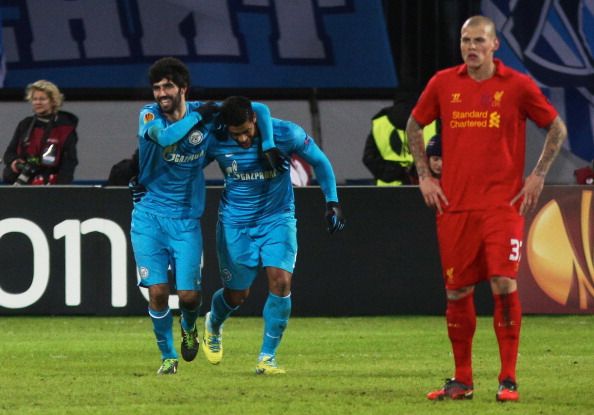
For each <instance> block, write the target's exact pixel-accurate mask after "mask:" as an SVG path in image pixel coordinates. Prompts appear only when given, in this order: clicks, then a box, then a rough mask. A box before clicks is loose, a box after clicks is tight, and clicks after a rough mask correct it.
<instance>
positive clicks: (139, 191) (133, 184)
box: [128, 176, 146, 203]
mask: <svg viewBox="0 0 594 415" xmlns="http://www.w3.org/2000/svg"><path fill="white" fill-rule="evenodd" d="M128 190H130V194H131V195H132V201H133V202H134V203H138V202H140V201H141V200H142V198H143V197H144V195H146V187H144V185H142V184H140V183H138V177H136V176H134V177H132V178H131V179H130V181H129V182H128Z"/></svg>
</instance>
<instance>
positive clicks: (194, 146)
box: [134, 101, 214, 218]
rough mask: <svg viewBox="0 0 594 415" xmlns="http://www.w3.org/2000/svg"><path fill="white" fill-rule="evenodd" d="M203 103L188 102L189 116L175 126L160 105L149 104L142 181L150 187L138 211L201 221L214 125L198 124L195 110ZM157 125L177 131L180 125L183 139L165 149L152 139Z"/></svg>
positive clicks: (142, 123)
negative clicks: (207, 157)
mask: <svg viewBox="0 0 594 415" xmlns="http://www.w3.org/2000/svg"><path fill="white" fill-rule="evenodd" d="M201 104H202V103H201V102H198V101H195V102H187V103H186V114H185V116H184V117H183V118H182V119H181V120H178V121H176V122H174V123H171V122H170V121H168V120H167V119H166V118H165V116H164V114H163V113H162V112H161V110H160V108H159V105H158V104H157V103H152V104H149V105H145V106H144V107H143V108H142V110H141V111H140V118H139V126H138V149H139V164H140V166H139V167H140V172H139V174H138V182H139V183H141V184H142V185H144V186H145V187H146V189H147V194H146V195H145V196H144V197H143V198H142V199H141V200H140V201H139V202H138V203H136V204H135V206H134V208H135V209H139V210H142V211H146V212H150V213H152V214H154V215H159V216H166V217H172V218H199V217H200V216H201V215H202V213H203V212H204V202H205V197H206V190H205V181H204V173H203V168H204V163H205V150H206V147H207V144H208V141H209V140H210V138H211V136H212V134H211V132H212V129H213V128H214V126H213V124H204V123H202V122H200V123H197V121H198V118H197V115H196V113H195V112H194V111H193V110H194V109H195V108H197V107H198V106H200V105H201ZM154 126H157V127H160V128H165V127H170V126H175V127H174V129H173V131H176V130H175V128H176V127H177V126H179V127H180V133H179V137H175V140H176V141H175V142H173V143H172V144H170V145H167V146H161V145H159V144H158V143H156V142H155V141H153V140H152V139H151V138H150V137H149V134H148V130H149V128H151V127H154Z"/></svg>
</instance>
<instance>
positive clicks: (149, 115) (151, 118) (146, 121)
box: [144, 112, 155, 124]
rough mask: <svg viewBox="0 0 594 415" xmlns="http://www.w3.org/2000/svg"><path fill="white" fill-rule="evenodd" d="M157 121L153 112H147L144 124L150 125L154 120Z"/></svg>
mask: <svg viewBox="0 0 594 415" xmlns="http://www.w3.org/2000/svg"><path fill="white" fill-rule="evenodd" d="M154 119H155V114H153V113H152V112H147V113H146V114H144V123H145V124H146V123H148V122H150V121H152V120H154Z"/></svg>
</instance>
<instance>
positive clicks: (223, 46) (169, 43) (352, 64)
mask: <svg viewBox="0 0 594 415" xmlns="http://www.w3.org/2000/svg"><path fill="white" fill-rule="evenodd" d="M0 16H1V19H2V28H3V36H2V38H1V39H3V43H4V45H3V50H4V55H5V57H6V64H7V65H6V67H7V71H6V76H5V79H4V86H5V87H11V88H21V87H24V86H25V85H27V84H28V83H29V82H32V81H34V80H37V79H41V78H44V79H49V80H52V81H54V82H56V83H57V84H58V85H60V87H62V88H137V87H145V86H146V70H147V67H148V65H150V63H151V62H153V61H154V60H156V59H157V58H159V57H162V56H176V57H179V58H180V59H182V60H183V61H184V62H186V63H187V64H188V66H189V67H190V69H191V72H192V84H193V85H195V86H200V87H206V88H233V87H241V88H304V87H305V88H394V87H396V86H397V84H398V82H397V78H396V74H395V70H394V63H393V59H392V56H391V51H390V46H389V41H388V37H387V33H386V26H385V22H384V16H383V10H382V3H381V0H291V1H281V0H227V1H223V0H201V1H184V0H102V1H93V0H0ZM1 50H2V49H0V51H1Z"/></svg>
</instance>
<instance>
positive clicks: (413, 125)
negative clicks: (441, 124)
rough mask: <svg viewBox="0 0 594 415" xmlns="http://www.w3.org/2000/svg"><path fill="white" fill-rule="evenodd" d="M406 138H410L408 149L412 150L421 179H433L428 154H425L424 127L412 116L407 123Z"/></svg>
mask: <svg viewBox="0 0 594 415" xmlns="http://www.w3.org/2000/svg"><path fill="white" fill-rule="evenodd" d="M406 136H407V138H408V147H409V148H410V153H411V154H412V156H413V158H414V160H415V165H416V167H417V174H418V175H419V178H426V177H431V171H430V170H429V163H428V161H427V154H426V153H425V142H424V140H423V127H421V126H420V125H419V123H418V122H417V121H416V120H415V119H414V118H413V117H412V115H411V116H410V117H409V118H408V122H407V123H406Z"/></svg>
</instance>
